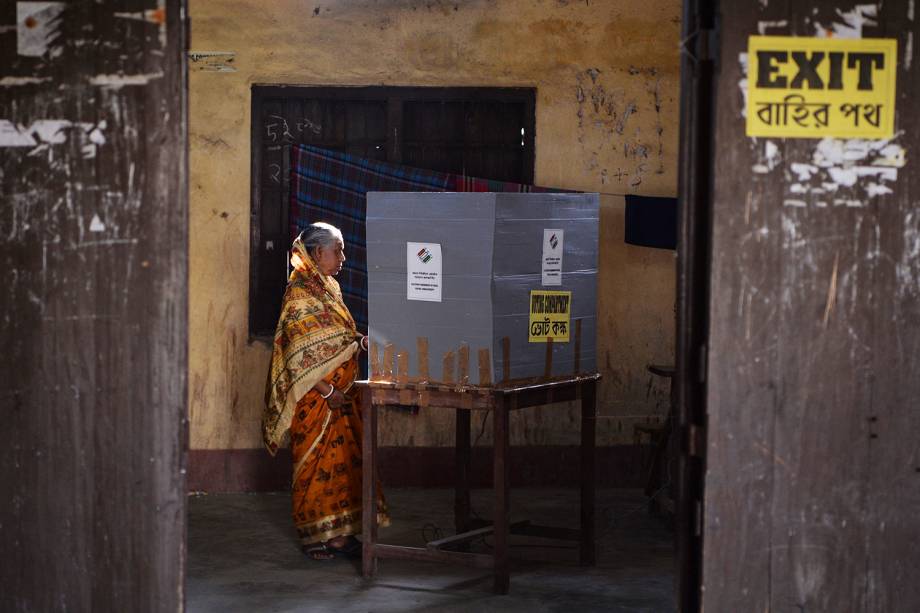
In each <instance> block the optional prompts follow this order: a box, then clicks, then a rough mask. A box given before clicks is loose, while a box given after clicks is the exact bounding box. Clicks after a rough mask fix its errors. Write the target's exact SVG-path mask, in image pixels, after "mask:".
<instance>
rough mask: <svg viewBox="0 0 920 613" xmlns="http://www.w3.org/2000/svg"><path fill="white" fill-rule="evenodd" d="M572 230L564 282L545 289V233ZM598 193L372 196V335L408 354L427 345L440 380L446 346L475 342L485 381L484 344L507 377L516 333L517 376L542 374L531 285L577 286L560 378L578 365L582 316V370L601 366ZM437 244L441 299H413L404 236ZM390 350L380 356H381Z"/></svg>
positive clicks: (495, 370)
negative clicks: (421, 342)
mask: <svg viewBox="0 0 920 613" xmlns="http://www.w3.org/2000/svg"><path fill="white" fill-rule="evenodd" d="M544 229H562V230H564V232H565V239H564V256H563V284H562V286H553V287H545V288H544V287H542V285H541V282H542V279H541V274H540V273H541V266H542V255H543V254H542V248H543V230H544ZM597 230H598V198H597V195H596V194H488V193H393V192H386V193H370V194H368V215H367V259H368V313H369V317H370V330H369V333H370V335H371V338H372V340H374V341H375V342H377V343H380V344H381V346H382V345H383V344H384V343H386V342H392V343H393V344H394V345H395V346H396V348H397V349H398V350H408V351H409V352H410V360H409V366H410V372H409V374H410V376H417V374H418V372H417V355H416V353H417V352H416V339H417V337H419V336H425V337H427V338H428V342H429V366H428V367H429V373H430V374H431V375H432V378H434V379H436V380H437V379H440V377H441V363H442V358H443V356H444V354H445V353H446V352H447V351H454V352H456V351H457V349H458V348H459V347H460V345H461V343H466V344H468V345H469V347H470V364H469V373H470V378H471V381H472V382H473V383H477V382H478V372H479V369H478V364H477V356H478V350H479V349H481V348H484V347H488V348H489V350H490V354H491V359H492V377H493V381H495V382H498V381H500V380H501V375H502V366H503V365H502V338H503V337H504V336H508V337H509V339H510V340H511V357H512V359H511V362H512V367H511V376H512V378H525V377H539V376H542V375H543V373H544V368H545V357H546V345H545V344H544V343H529V342H528V329H529V300H530V291H531V290H533V289H547V290H566V291H571V292H572V315H571V318H572V319H571V326H572V327H571V332H570V337H571V338H570V341H569V342H568V343H554V345H553V370H552V373H553V374H554V375H562V374H570V373H572V372H573V370H574V363H575V356H574V348H575V342H574V330H575V328H574V320H575V319H581V320H582V340H581V349H582V355H581V360H580V364H581V371H582V372H586V371H591V370H594V369H595V368H596V360H595V353H596V338H595V337H596V327H597V322H596V318H595V312H596V301H597ZM409 241H412V242H431V243H439V244H440V245H441V249H442V257H443V265H442V302H439V303H438V302H421V301H410V300H407V299H406V242H409ZM381 357H382V355H381Z"/></svg>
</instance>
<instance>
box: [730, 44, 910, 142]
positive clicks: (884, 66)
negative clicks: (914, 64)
mask: <svg viewBox="0 0 920 613" xmlns="http://www.w3.org/2000/svg"><path fill="white" fill-rule="evenodd" d="M897 52H898V42H897V41H896V40H895V39H890V38H862V39H835V38H805V37H797V36H751V37H750V38H749V39H748V75H747V80H748V99H747V129H746V132H747V135H748V136H773V137H779V138H824V137H826V136H831V137H840V138H868V139H883V138H891V137H892V136H893V135H894V113H895V79H896V75H897Z"/></svg>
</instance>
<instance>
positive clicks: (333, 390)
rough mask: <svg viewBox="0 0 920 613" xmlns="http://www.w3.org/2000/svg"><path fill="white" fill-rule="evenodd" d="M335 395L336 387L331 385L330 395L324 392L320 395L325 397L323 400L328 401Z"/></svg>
mask: <svg viewBox="0 0 920 613" xmlns="http://www.w3.org/2000/svg"><path fill="white" fill-rule="evenodd" d="M334 393H335V386H334V385H330V386H329V393H328V394H323V393H322V392H320V393H319V395H320V396H322V397H323V400H326V399H327V398H329V397H330V396H332V395H333V394H334Z"/></svg>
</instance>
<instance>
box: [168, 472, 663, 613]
mask: <svg viewBox="0 0 920 613" xmlns="http://www.w3.org/2000/svg"><path fill="white" fill-rule="evenodd" d="M386 494H387V498H388V502H389V504H390V508H391V509H392V511H393V524H392V526H390V527H389V528H385V529H381V531H380V539H381V542H385V543H393V544H399V545H412V546H423V544H424V543H425V541H426V540H431V539H432V538H433V534H434V533H435V531H436V530H437V531H439V533H440V534H443V535H447V534H451V533H452V526H453V493H452V492H451V491H448V490H419V489H401V490H393V489H390V490H387V491H386ZM289 507H290V497H289V496H288V495H287V494H286V493H278V494H211V495H195V496H192V497H191V498H190V499H189V525H188V581H187V588H186V589H187V607H188V611H190V612H192V613H199V612H205V611H219V612H221V613H231V612H235V611H241V612H242V611H245V612H247V613H249V612H256V611H258V612H263V611H335V612H337V613H347V612H352V611H353V612H362V613H366V612H370V611H374V612H377V611H432V610H437V611H477V612H478V611H502V612H505V611H511V612H513V611H522V612H526V613H536V612H538V611H566V612H568V611H577V612H579V613H586V612H588V611H605V612H608V611H656V612H657V611H674V610H675V608H676V607H675V594H674V585H675V566H674V563H675V553H674V547H673V538H674V535H673V532H672V531H671V530H670V529H669V528H667V527H666V526H665V524H664V523H663V521H662V520H660V519H657V518H653V517H650V516H649V515H648V513H647V512H646V510H645V506H644V498H643V496H642V494H641V492H638V491H631V490H629V491H624V490H601V491H599V492H598V506H597V508H598V531H599V537H600V540H599V546H598V565H597V567H596V568H582V567H579V566H578V563H577V560H578V555H577V550H576V549H575V546H574V543H567V542H564V541H549V540H544V539H535V538H528V537H517V536H512V537H511V545H512V547H511V560H512V562H511V563H512V576H511V593H510V594H509V595H507V596H496V595H494V594H492V592H491V589H492V578H491V576H490V575H485V574H483V572H482V571H481V570H476V569H467V568H463V567H458V566H448V565H442V564H425V563H419V562H409V561H402V560H381V561H380V562H379V574H378V576H377V578H376V579H375V580H374V581H371V582H365V581H364V580H363V579H362V578H361V576H360V562H359V561H350V560H344V559H336V560H334V561H331V562H315V561H312V560H310V559H308V558H306V557H305V556H304V555H303V554H302V553H301V552H300V549H299V546H298V544H297V541H296V539H295V538H294V531H293V527H292V524H291V522H290V517H289ZM473 509H474V510H476V511H478V513H479V514H480V515H483V516H485V517H488V514H489V513H490V512H491V503H490V492H488V491H485V490H477V491H474V492H473ZM577 515H578V496H577V492H575V491H570V490H545V489H532V490H514V491H513V492H512V516H511V519H512V521H516V520H520V519H531V520H533V521H534V522H535V523H543V524H546V525H566V522H567V521H571V520H572V519H575V520H576V521H577ZM569 525H571V524H569ZM490 542H491V539H486V540H485V541H484V542H480V543H478V544H476V545H475V546H474V550H483V551H486V550H488V546H489V543H490Z"/></svg>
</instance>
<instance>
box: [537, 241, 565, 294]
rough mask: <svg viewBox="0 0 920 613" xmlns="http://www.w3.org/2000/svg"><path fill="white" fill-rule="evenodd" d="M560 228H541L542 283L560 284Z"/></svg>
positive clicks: (561, 249)
mask: <svg viewBox="0 0 920 613" xmlns="http://www.w3.org/2000/svg"><path fill="white" fill-rule="evenodd" d="M562 238H563V232H562V230H547V229H544V230H543V266H542V268H543V285H562V251H563V247H562Z"/></svg>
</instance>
